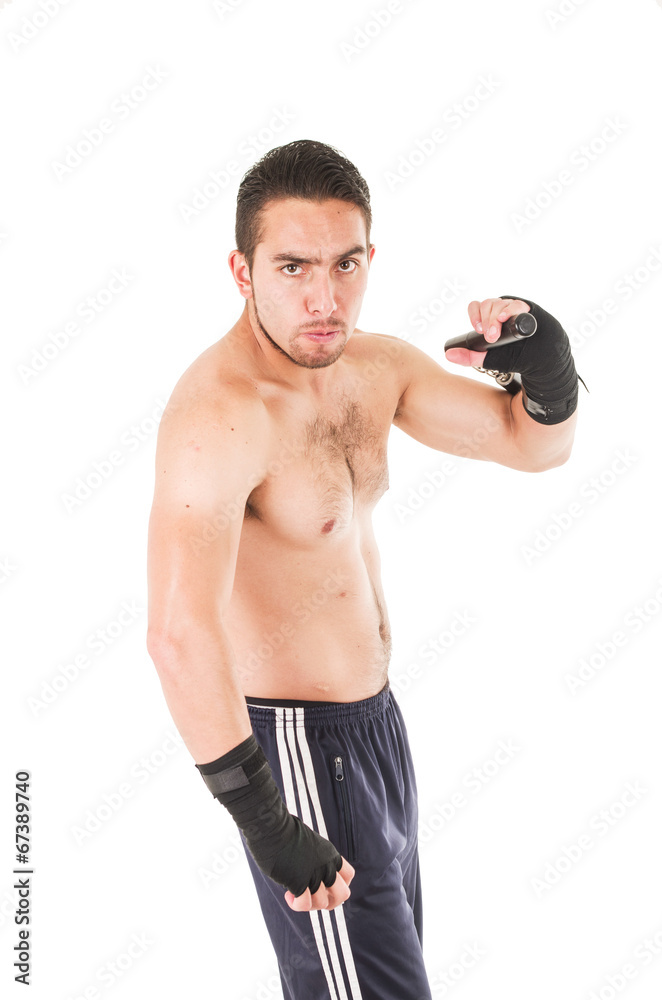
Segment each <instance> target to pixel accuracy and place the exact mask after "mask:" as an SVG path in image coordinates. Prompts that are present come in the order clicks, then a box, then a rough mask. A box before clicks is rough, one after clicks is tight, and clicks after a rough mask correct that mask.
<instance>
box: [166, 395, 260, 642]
mask: <svg viewBox="0 0 662 1000" xmlns="http://www.w3.org/2000/svg"><path fill="white" fill-rule="evenodd" d="M268 436H269V425H268V415H267V411H266V410H265V408H264V404H263V403H262V401H261V400H260V399H259V398H258V397H257V396H253V397H251V396H249V395H248V393H247V391H245V390H241V391H240V390H236V389H228V390H227V391H226V392H225V393H224V395H223V398H222V399H221V400H220V401H219V400H217V399H210V398H209V396H208V395H207V396H205V395H204V394H192V393H191V394H189V395H188V396H187V395H185V394H184V393H183V391H180V392H179V393H178V390H177V388H176V389H175V391H174V392H173V395H172V397H171V399H170V401H169V403H168V407H167V408H166V410H165V412H164V414H163V417H162V419H161V424H160V427H159V434H158V440H157V446H156V468H155V489H154V501H153V504H152V510H151V514H150V520H149V532H148V560H147V562H148V567H147V575H148V591H149V608H148V619H149V621H148V643H149V642H150V641H151V642H153V641H158V642H161V641H163V640H170V641H172V640H173V639H175V638H176V637H177V636H178V634H179V632H180V630H181V629H183V628H184V627H186V626H188V625H190V624H192V623H203V624H210V623H214V624H218V623H220V621H221V618H222V614H223V612H224V610H225V609H226V608H227V605H228V603H229V600H230V596H231V593H232V586H233V582H234V574H235V568H236V562H237V552H238V549H239V539H240V536H241V530H242V525H243V520H244V511H245V505H246V500H247V498H248V496H249V494H250V493H251V491H252V490H253V489H254V488H255V487H256V486H257V485H258V484H259V483H260V482H262V481H263V480H264V478H265V476H266V455H267V447H268Z"/></svg>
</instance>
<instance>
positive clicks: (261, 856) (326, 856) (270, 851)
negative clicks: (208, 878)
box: [195, 733, 342, 896]
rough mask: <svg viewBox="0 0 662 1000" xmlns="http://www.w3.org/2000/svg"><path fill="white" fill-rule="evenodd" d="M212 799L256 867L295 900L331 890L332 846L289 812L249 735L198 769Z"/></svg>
mask: <svg viewBox="0 0 662 1000" xmlns="http://www.w3.org/2000/svg"><path fill="white" fill-rule="evenodd" d="M195 766H196V767H197V769H198V770H199V771H200V774H201V775H202V778H203V781H204V782H205V784H206V785H207V787H208V788H209V790H210V792H211V793H212V795H213V796H214V797H215V798H217V799H218V800H219V802H221V803H222V804H223V805H224V806H225V807H226V809H227V810H228V812H229V813H230V815H231V816H232V818H233V819H234V821H235V823H236V824H237V826H238V827H239V829H240V830H241V831H242V833H243V834H244V837H245V838H246V844H247V846H248V849H249V850H250V852H251V854H252V855H253V857H254V858H255V861H256V863H257V865H258V866H259V868H260V869H261V870H262V871H263V872H264V873H265V875H268V876H269V877H270V878H272V879H273V880H274V882H278V883H279V885H283V886H285V888H286V889H289V890H290V892H292V893H293V895H295V896H300V895H301V894H302V893H303V892H305V890H306V889H307V888H308V889H310V891H311V893H315V892H317V890H318V889H319V887H320V883H321V882H324V885H325V886H327V887H329V886H332V885H333V883H334V882H335V880H336V873H337V872H338V871H339V870H340V868H341V867H342V857H341V855H340V854H339V853H338V851H337V850H336V848H335V847H334V846H333V844H332V843H331V842H330V841H329V840H326V838H324V837H321V836H320V835H319V834H318V833H316V832H315V831H314V830H311V828H310V827H309V826H306V824H305V823H302V822H301V820H300V819H299V817H298V816H293V815H292V814H291V813H289V812H288V810H287V808H286V807H285V803H284V802H283V798H282V796H281V794H280V792H279V790H278V786H277V785H276V782H275V781H274V778H273V775H272V773H271V768H270V766H269V761H268V760H267V758H266V757H265V754H264V751H263V749H262V747H261V746H260V745H259V743H258V742H257V740H256V739H255V735H254V734H253V733H251V735H250V736H248V737H247V738H246V739H245V740H244V741H243V742H242V743H240V744H239V745H238V746H236V747H233V748H232V750H230V751H228V753H226V754H224V755H223V756H222V757H218V758H217V759H216V760H212V761H210V762H209V763H208V764H196V765H195Z"/></svg>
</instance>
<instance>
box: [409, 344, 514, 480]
mask: <svg viewBox="0 0 662 1000" xmlns="http://www.w3.org/2000/svg"><path fill="white" fill-rule="evenodd" d="M402 345H403V346H402V350H401V352H400V366H401V378H402V385H403V391H402V394H401V396H400V399H399V401H398V406H397V409H396V411H395V415H394V417H393V423H394V424H395V426H396V427H399V428H400V429H401V430H403V431H404V432H405V433H406V434H409V435H410V436H411V437H413V438H415V439H416V440H417V441H420V442H421V444H425V445H427V446H428V447H430V448H435V449H436V450H437V451H444V452H447V453H448V454H451V455H461V456H463V457H466V458H478V459H483V460H485V461H490V462H498V463H499V464H501V465H507V466H509V467H510V468H513V469H520V470H522V471H528V470H529V469H530V468H531V461H530V459H528V460H527V458H526V456H524V455H523V454H522V453H521V452H520V450H519V449H518V447H517V444H516V442H515V438H514V436H513V428H512V412H511V408H510V407H511V399H512V397H511V395H510V393H509V392H507V391H506V390H504V389H502V388H500V387H498V386H497V385H488V384H484V383H482V382H479V381H478V380H477V379H472V378H467V376H465V375H455V374H452V373H451V372H447V371H446V370H445V369H444V368H442V367H441V365H439V364H438V363H437V362H436V361H435V360H434V358H431V357H430V356H429V355H428V354H426V353H425V352H424V351H422V350H420V348H418V347H416V346H415V345H414V344H410V343H407V342H406V341H402Z"/></svg>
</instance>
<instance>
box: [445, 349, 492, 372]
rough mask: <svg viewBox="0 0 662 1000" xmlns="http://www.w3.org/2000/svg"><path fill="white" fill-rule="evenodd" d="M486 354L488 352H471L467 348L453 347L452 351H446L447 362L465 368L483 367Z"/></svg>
mask: <svg viewBox="0 0 662 1000" xmlns="http://www.w3.org/2000/svg"><path fill="white" fill-rule="evenodd" d="M486 354H487V351H470V350H469V349H468V348H466V347H451V348H450V350H448V351H446V360H447V361H452V362H453V364H455V365H462V366H463V367H464V368H469V367H473V365H480V366H481V367H482V364H483V361H484V360H485V355H486Z"/></svg>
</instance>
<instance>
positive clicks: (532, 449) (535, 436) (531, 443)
mask: <svg viewBox="0 0 662 1000" xmlns="http://www.w3.org/2000/svg"><path fill="white" fill-rule="evenodd" d="M510 412H511V420H512V423H511V428H512V434H513V438H514V440H515V443H516V445H517V449H518V451H519V452H520V453H521V454H522V455H524V456H525V458H527V459H529V460H530V463H531V471H538V472H542V471H544V470H545V469H553V468H555V467H556V466H557V465H563V463H564V462H566V461H567V460H568V458H569V456H570V452H571V450H572V444H573V441H574V437H575V427H576V425H577V410H575V412H574V413H572V414H571V415H570V416H569V417H568V418H567V419H566V420H563V421H561V423H558V424H541V423H539V422H538V421H537V420H534V419H533V417H531V415H530V414H528V413H527V412H526V410H525V409H524V406H523V400H522V393H521V392H518V393H516V394H515V395H514V396H511V397H510Z"/></svg>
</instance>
